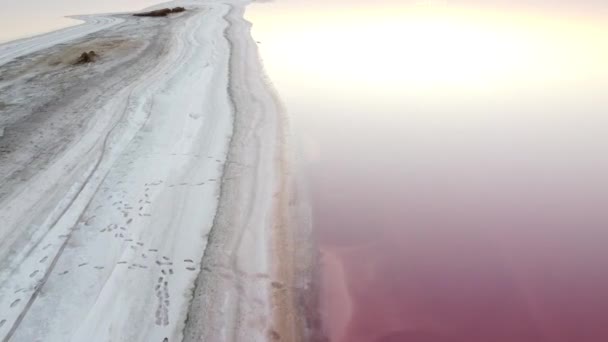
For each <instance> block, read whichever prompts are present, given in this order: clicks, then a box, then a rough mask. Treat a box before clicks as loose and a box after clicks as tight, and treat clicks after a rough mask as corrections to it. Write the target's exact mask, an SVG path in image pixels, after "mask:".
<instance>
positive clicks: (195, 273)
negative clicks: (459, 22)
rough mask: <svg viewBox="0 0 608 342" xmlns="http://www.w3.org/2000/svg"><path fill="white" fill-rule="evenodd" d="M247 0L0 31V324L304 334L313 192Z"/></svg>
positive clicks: (4, 331) (38, 334)
mask: <svg viewBox="0 0 608 342" xmlns="http://www.w3.org/2000/svg"><path fill="white" fill-rule="evenodd" d="M247 4H248V2H246V1H242V2H241V1H236V0H235V1H220V2H204V1H175V2H172V3H170V4H169V5H170V6H178V5H180V6H185V7H187V8H188V11H187V12H185V13H183V14H177V15H172V16H171V17H170V18H160V19H158V18H135V17H132V16H131V15H129V14H122V15H120V14H119V15H104V16H91V17H86V18H85V20H87V21H88V24H84V25H81V26H77V27H73V28H69V29H65V30H61V31H58V32H54V33H50V34H47V35H43V36H40V37H34V38H30V39H27V40H24V41H18V42H13V43H8V44H5V45H0V75H1V77H0V111H2V116H1V119H0V120H1V121H0V127H2V129H3V130H4V135H3V136H2V137H0V184H2V185H1V187H0V218H1V219H2V221H3V223H4V224H3V226H2V227H1V228H0V241H1V242H0V307H1V310H0V312H1V314H0V338H2V339H3V340H5V341H8V340H11V341H34V340H47V341H67V340H75V341H83V340H87V341H107V340H113V341H180V340H188V341H209V340H214V341H242V340H247V341H265V340H286V341H297V340H302V338H303V336H304V335H303V331H305V330H306V326H307V323H306V320H305V319H303V318H302V317H303V316H301V315H299V314H298V311H297V303H298V301H299V298H300V297H299V296H301V294H302V293H304V292H305V291H307V290H308V287H309V285H308V282H309V280H308V279H307V277H306V275H307V274H309V272H310V260H311V258H310V257H306V255H307V253H308V255H310V253H309V252H310V251H309V250H308V248H310V245H309V244H308V240H307V239H308V238H307V236H308V233H307V230H306V229H304V230H301V231H298V232H297V234H296V233H294V231H293V227H294V225H295V222H299V217H302V216H303V215H304V214H305V213H306V209H305V208H304V209H303V208H302V207H301V206H300V205H299V204H297V203H296V202H294V198H295V197H296V192H297V191H296V189H295V187H293V186H292V184H293V183H294V179H293V177H292V176H291V171H290V168H291V166H290V163H289V156H288V155H289V151H288V148H287V143H286V140H285V139H286V136H285V131H284V120H285V117H284V113H283V111H282V110H281V106H280V105H279V102H278V100H277V97H276V95H275V94H274V92H273V91H272V88H271V87H269V86H268V84H267V82H266V79H265V75H264V72H263V68H262V66H261V63H260V62H259V58H258V54H257V47H256V46H255V43H254V41H253V40H252V39H251V36H250V33H249V23H247V22H246V21H245V20H244V19H243V11H244V8H245V6H246V5H247ZM165 6H166V5H165ZM90 50H95V51H96V52H97V53H98V54H99V55H100V59H99V60H98V61H97V62H95V63H93V64H90V65H73V62H74V60H75V59H76V58H77V57H78V55H79V54H80V53H81V52H83V51H90ZM297 241H299V242H300V243H298V242H297ZM296 245H297V246H298V247H297V248H296V247H295V246H296ZM296 257H298V258H300V259H301V260H300V259H299V260H298V262H296V260H295V259H294V258H296ZM296 265H297V266H296Z"/></svg>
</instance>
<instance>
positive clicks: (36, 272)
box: [30, 270, 40, 278]
mask: <svg viewBox="0 0 608 342" xmlns="http://www.w3.org/2000/svg"><path fill="white" fill-rule="evenodd" d="M38 272H40V271H39V270H35V271H34V272H32V273H30V278H34V276H35V275H36V274H38Z"/></svg>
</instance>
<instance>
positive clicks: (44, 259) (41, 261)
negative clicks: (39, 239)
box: [38, 256, 49, 263]
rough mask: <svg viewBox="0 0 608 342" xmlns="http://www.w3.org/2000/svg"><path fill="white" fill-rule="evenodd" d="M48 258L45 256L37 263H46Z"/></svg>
mask: <svg viewBox="0 0 608 342" xmlns="http://www.w3.org/2000/svg"><path fill="white" fill-rule="evenodd" d="M48 258H49V257H48V256H45V257H44V258H42V259H40V260H39V261H38V262H39V263H43V262H45V261H46V260H47V259H48Z"/></svg>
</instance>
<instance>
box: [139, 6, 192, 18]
mask: <svg viewBox="0 0 608 342" xmlns="http://www.w3.org/2000/svg"><path fill="white" fill-rule="evenodd" d="M185 10H186V9H185V8H183V7H175V8H173V9H171V8H163V9H159V10H154V11H150V12H142V13H135V14H133V15H134V16H136V17H166V16H168V15H169V14H171V13H179V12H184V11H185Z"/></svg>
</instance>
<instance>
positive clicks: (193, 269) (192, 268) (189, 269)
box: [186, 267, 196, 271]
mask: <svg viewBox="0 0 608 342" xmlns="http://www.w3.org/2000/svg"><path fill="white" fill-rule="evenodd" d="M186 269H187V270H188V271H195V270H196V268H194V267H186Z"/></svg>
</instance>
